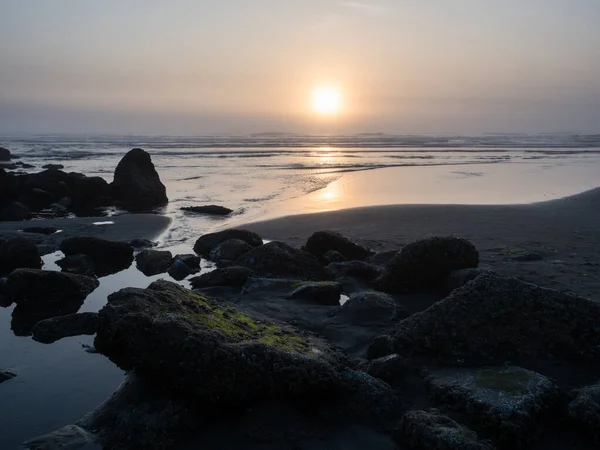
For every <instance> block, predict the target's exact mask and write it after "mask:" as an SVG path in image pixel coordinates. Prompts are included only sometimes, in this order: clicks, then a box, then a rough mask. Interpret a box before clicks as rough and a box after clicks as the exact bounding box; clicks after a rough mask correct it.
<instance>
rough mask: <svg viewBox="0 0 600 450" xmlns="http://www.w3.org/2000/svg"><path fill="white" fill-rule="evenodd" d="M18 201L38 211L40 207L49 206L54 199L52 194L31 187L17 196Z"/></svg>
mask: <svg viewBox="0 0 600 450" xmlns="http://www.w3.org/2000/svg"><path fill="white" fill-rule="evenodd" d="M19 201H20V202H21V203H23V204H24V205H27V207H28V208H30V209H32V210H34V211H39V210H40V209H43V208H46V207H47V206H50V205H51V204H52V203H54V202H55V201H56V199H55V198H54V195H52V194H51V193H50V192H48V191H44V190H43V189H38V188H33V189H31V190H30V191H29V192H27V193H26V194H24V195H22V196H21V197H20V198H19Z"/></svg>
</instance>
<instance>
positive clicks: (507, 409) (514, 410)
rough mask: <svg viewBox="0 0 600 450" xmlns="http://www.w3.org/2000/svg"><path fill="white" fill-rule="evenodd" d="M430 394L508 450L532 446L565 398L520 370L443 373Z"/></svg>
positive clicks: (431, 381) (540, 377)
mask: <svg viewBox="0 0 600 450" xmlns="http://www.w3.org/2000/svg"><path fill="white" fill-rule="evenodd" d="M428 392H429V395H430V397H431V398H432V400H433V401H434V402H435V403H436V404H440V405H444V406H446V407H449V408H451V409H453V410H456V411H459V412H462V413H465V414H467V415H468V416H469V418H470V419H471V420H473V421H474V422H475V423H477V424H478V425H479V426H480V427H481V428H482V430H483V432H484V433H485V435H486V436H488V437H490V438H491V439H493V440H494V442H495V443H497V444H499V445H502V446H503V447H506V448H523V447H525V448H528V447H526V446H527V445H528V444H529V443H530V442H532V441H534V440H535V439H536V438H537V437H538V436H539V434H540V432H541V430H542V428H543V424H544V420H545V419H546V417H547V416H548V415H549V414H550V413H551V412H552V408H553V407H554V405H555V404H556V403H557V402H558V400H559V398H560V395H559V390H558V388H557V386H556V385H555V384H554V383H553V382H552V381H551V380H550V379H548V378H546V377H544V376H543V375H540V374H539V373H536V372H532V371H530V370H525V369H522V368H520V367H505V368H487V369H481V370H474V369H442V370H439V371H435V372H433V374H432V375H431V377H430V378H429V380H428Z"/></svg>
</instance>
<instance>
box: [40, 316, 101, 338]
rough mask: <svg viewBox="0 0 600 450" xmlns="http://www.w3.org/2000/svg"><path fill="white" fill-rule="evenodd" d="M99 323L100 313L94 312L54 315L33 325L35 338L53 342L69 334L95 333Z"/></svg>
mask: <svg viewBox="0 0 600 450" xmlns="http://www.w3.org/2000/svg"><path fill="white" fill-rule="evenodd" d="M97 325H98V314H97V313H93V312H85V313H79V314H70V315H67V316H59V317H54V318H51V319H46V320H42V321H40V322H38V323H37V324H36V325H35V326H34V327H33V329H32V333H33V339H34V340H36V341H38V342H42V343H44V344H51V343H52V342H56V341H58V340H59V339H62V338H65V337H69V336H80V335H82V334H88V335H92V334H95V333H96V327H97Z"/></svg>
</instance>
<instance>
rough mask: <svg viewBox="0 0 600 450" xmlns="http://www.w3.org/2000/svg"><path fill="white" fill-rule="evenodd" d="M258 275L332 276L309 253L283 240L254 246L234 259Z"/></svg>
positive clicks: (313, 277)
mask: <svg viewBox="0 0 600 450" xmlns="http://www.w3.org/2000/svg"><path fill="white" fill-rule="evenodd" d="M236 264H237V265H238V266H242V267H248V268H249V269H252V271H253V272H254V273H255V274H256V275H259V276H263V277H282V278H299V279H301V280H311V281H322V280H329V279H331V278H332V275H331V273H330V272H329V271H328V270H326V269H325V267H324V266H323V265H322V264H321V263H319V261H318V260H317V258H316V257H315V256H313V255H312V254H311V253H308V252H304V251H302V250H298V249H295V248H293V247H290V246H289V245H287V244H284V243H283V242H276V241H273V242H269V243H268V244H264V245H261V246H259V247H255V248H254V249H252V250H251V251H250V252H248V253H246V254H245V255H243V256H241V257H240V258H238V259H237V260H236Z"/></svg>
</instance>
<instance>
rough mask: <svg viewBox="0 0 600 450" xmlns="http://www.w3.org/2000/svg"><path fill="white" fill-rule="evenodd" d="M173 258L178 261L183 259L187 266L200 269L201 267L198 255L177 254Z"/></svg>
mask: <svg viewBox="0 0 600 450" xmlns="http://www.w3.org/2000/svg"><path fill="white" fill-rule="evenodd" d="M173 259H174V260H176V261H181V262H182V263H184V264H185V265H186V266H188V267H191V268H192V269H198V268H199V267H200V257H199V256H198V255H192V254H185V255H176V256H175V258H173Z"/></svg>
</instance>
